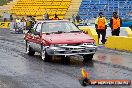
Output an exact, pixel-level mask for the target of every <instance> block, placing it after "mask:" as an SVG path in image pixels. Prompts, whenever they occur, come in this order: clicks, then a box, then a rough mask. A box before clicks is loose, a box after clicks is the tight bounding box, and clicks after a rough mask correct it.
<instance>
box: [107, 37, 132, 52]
mask: <svg viewBox="0 0 132 88" xmlns="http://www.w3.org/2000/svg"><path fill="white" fill-rule="evenodd" d="M105 47H106V48H110V49H115V50H123V51H131V52H132V37H127V36H110V37H108V39H107V42H106V43H105Z"/></svg>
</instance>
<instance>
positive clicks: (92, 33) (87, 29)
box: [78, 26, 99, 46]
mask: <svg viewBox="0 0 132 88" xmlns="http://www.w3.org/2000/svg"><path fill="white" fill-rule="evenodd" d="M78 27H79V29H80V30H82V31H84V32H85V33H87V34H88V35H89V36H91V37H93V38H94V40H95V43H96V45H97V46H98V45H99V43H98V35H97V32H96V30H95V29H94V28H91V27H88V26H78Z"/></svg>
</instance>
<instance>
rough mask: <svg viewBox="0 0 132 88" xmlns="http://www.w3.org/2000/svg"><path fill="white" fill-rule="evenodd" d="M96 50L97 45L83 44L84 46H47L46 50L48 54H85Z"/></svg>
mask: <svg viewBox="0 0 132 88" xmlns="http://www.w3.org/2000/svg"><path fill="white" fill-rule="evenodd" d="M96 51H97V46H94V45H85V46H59V47H53V46H52V47H48V48H46V52H47V53H48V55H60V56H61V55H66V56H70V55H85V54H94V53H95V52H96Z"/></svg>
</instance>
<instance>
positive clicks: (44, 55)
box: [41, 45, 52, 62]
mask: <svg viewBox="0 0 132 88" xmlns="http://www.w3.org/2000/svg"><path fill="white" fill-rule="evenodd" d="M41 59H42V60H44V61H46V62H50V61H52V56H50V55H48V54H47V52H46V50H45V49H43V46H42V45H41Z"/></svg>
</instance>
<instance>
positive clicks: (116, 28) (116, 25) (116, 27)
mask: <svg viewBox="0 0 132 88" xmlns="http://www.w3.org/2000/svg"><path fill="white" fill-rule="evenodd" d="M121 25H122V20H121V18H120V17H119V16H118V14H117V12H113V16H112V18H111V19H110V27H111V31H112V32H111V33H112V36H119V34H120V27H121Z"/></svg>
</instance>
